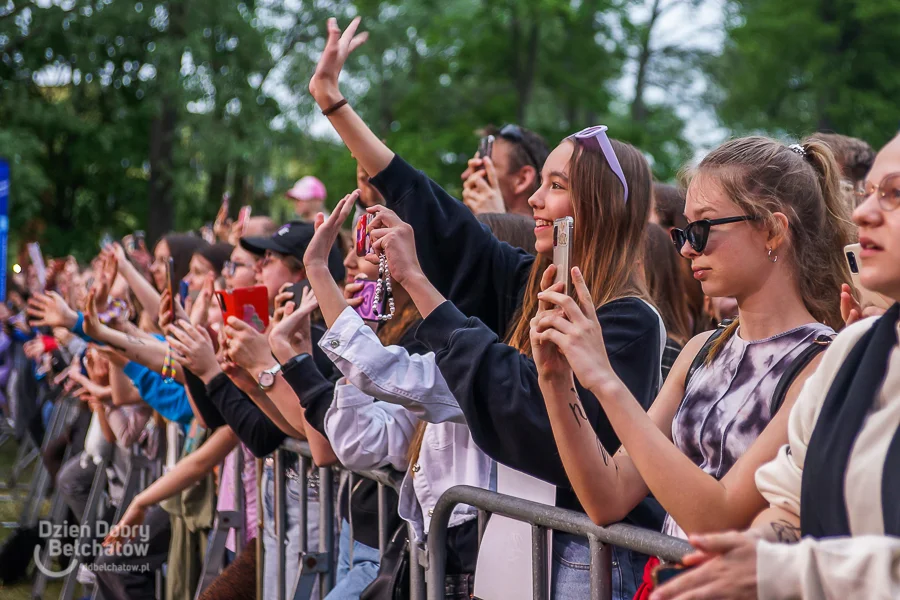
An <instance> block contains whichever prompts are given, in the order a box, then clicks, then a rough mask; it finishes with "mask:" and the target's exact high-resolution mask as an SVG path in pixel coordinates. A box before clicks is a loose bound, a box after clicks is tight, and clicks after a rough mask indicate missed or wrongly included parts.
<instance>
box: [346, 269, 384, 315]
mask: <svg viewBox="0 0 900 600" xmlns="http://www.w3.org/2000/svg"><path fill="white" fill-rule="evenodd" d="M356 283H361V284H363V287H362V289H361V290H359V291H358V292H356V293H355V294H353V297H354V298H359V297H362V299H363V302H362V304H360V305H359V306H357V307H356V309H355V310H356V313H357V314H358V315H359V316H360V317H362V318H363V320H365V321H377V320H378V315H379V314H381V310H382V308H381V307H380V306H379V307H378V311H377V312H376V311H375V309H373V308H372V301H373V300H374V299H375V288H376V287H377V286H378V283H377V282H375V281H372V280H369V279H360V280H358V281H357V282H356Z"/></svg>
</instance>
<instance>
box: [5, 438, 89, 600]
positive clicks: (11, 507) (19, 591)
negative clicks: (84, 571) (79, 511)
mask: <svg viewBox="0 0 900 600" xmlns="http://www.w3.org/2000/svg"><path fill="white" fill-rule="evenodd" d="M17 450H18V448H17V445H16V442H15V441H14V440H11V441H8V442H6V443H5V444H3V446H2V447H0V495H3V497H2V498H0V521H3V522H16V521H18V520H19V516H20V515H21V513H22V505H23V503H24V501H25V494H26V493H27V490H24V489H23V490H18V489H15V490H10V489H6V482H7V478H8V477H9V474H10V472H11V471H12V469H13V464H14V463H15V460H16V451H17ZM33 471H34V468H31V469H29V470H28V471H26V472H25V473H24V474H23V475H22V477H21V480H20V481H21V482H23V483H27V482H29V481H30V480H31V476H32V472H33ZM9 496H12V498H9ZM47 512H49V503H48V502H46V501H45V502H44V506H43V511H42V513H43V514H46V513H47ZM12 531H13V530H12V529H7V528H6V527H0V544H2V542H3V540H5V539H6V538H7V537H8V536H9V535H10V534H11V533H12ZM79 588H80V586H79ZM79 588H76V593H77V592H80V589H79ZM61 589H62V580H61V579H57V580H50V581H49V582H48V585H47V589H46V591H45V592H44V595H43V597H44V599H45V600H51V599H55V598H58V597H59V593H60V590H61ZM0 598H2V599H3V600H30V599H31V578H30V577H29V578H27V579H26V580H25V581H23V582H22V583H19V584H17V585H12V586H5V585H2V584H0Z"/></svg>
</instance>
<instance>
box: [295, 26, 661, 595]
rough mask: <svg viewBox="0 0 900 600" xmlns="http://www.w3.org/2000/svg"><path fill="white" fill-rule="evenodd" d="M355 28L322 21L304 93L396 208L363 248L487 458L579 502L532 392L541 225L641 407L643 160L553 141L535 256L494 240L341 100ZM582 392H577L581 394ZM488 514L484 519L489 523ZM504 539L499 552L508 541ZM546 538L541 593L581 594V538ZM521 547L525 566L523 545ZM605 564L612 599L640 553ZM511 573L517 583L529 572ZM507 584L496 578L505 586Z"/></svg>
mask: <svg viewBox="0 0 900 600" xmlns="http://www.w3.org/2000/svg"><path fill="white" fill-rule="evenodd" d="M358 25H359V22H358V20H354V22H353V23H351V25H350V26H349V27H348V29H347V31H345V32H344V33H343V34H342V33H341V31H340V29H339V28H338V26H337V23H336V22H335V21H334V20H331V21H329V24H328V36H329V37H328V42H327V44H326V47H325V50H324V52H323V55H322V58H321V59H320V62H319V64H318V67H317V69H316V74H315V75H314V76H313V79H312V81H311V82H310V91H311V92H312V94H313V97H314V98H315V100H316V102H317V103H318V104H319V106H320V107H321V108H322V110H323V113H325V115H326V116H328V117H329V118H330V119H331V123H332V125H333V126H334V127H335V129H336V130H337V132H338V134H339V135H340V136H341V137H342V138H343V140H344V142H345V143H346V145H347V146H348V147H349V149H350V151H351V152H352V154H353V155H354V156H355V157H356V158H357V160H358V161H359V162H360V163H361V164H362V166H363V168H364V169H365V171H366V172H367V173H371V174H373V177H372V179H371V183H372V184H373V185H375V186H376V187H377V188H378V189H379V191H381V193H382V195H383V196H384V198H385V200H386V206H387V207H388V208H389V209H391V210H392V211H394V213H396V215H395V214H394V213H391V212H390V211H384V210H380V209H379V207H374V208H372V209H369V211H370V213H372V214H374V215H375V218H374V219H373V220H372V224H371V226H370V227H371V228H373V231H372V239H373V241H374V242H375V245H376V248H377V249H379V250H382V249H383V251H384V253H385V255H386V256H387V260H388V264H389V267H390V274H391V277H392V279H393V280H394V281H396V282H398V283H399V284H401V285H402V286H403V287H404V288H405V289H406V290H407V292H408V293H409V294H410V296H411V297H412V299H413V301H414V302H415V304H416V307H417V308H418V309H419V312H420V314H421V315H422V317H423V321H422V323H421V324H420V325H419V328H418V331H417V334H416V337H417V339H418V340H420V341H422V342H423V343H424V344H425V346H426V347H427V348H428V350H431V351H433V352H434V353H435V358H436V361H437V364H438V368H439V369H440V371H441V373H442V375H443V376H444V379H445V380H446V381H447V383H448V385H449V386H450V389H451V391H452V392H453V396H454V397H455V398H456V400H457V401H458V403H459V405H460V408H461V409H462V412H463V413H464V415H465V420H466V422H467V424H468V426H469V429H470V431H471V435H472V439H473V440H474V441H475V443H476V444H477V445H478V447H479V448H481V450H483V451H484V452H485V453H486V454H487V455H488V456H490V457H491V458H493V459H495V460H496V461H497V462H499V463H502V464H505V465H507V466H509V467H512V468H513V469H516V470H518V471H521V472H524V473H527V474H529V475H532V476H534V477H537V478H538V479H541V480H543V481H544V482H549V483H551V484H553V485H556V486H558V487H557V490H556V494H555V496H556V503H557V505H558V506H563V507H566V508H571V509H575V510H581V507H580V505H579V504H578V500H577V498H576V497H575V495H574V493H573V491H572V489H571V487H570V484H569V480H568V478H567V477H566V473H565V471H564V469H563V465H562V463H561V462H560V459H559V453H558V451H557V449H556V443H555V441H554V438H553V432H552V429H551V425H550V421H549V419H548V418H547V412H546V409H545V407H544V400H543V398H542V397H541V390H540V388H539V386H538V373H537V370H536V368H535V364H534V361H533V360H532V358H531V354H532V345H531V342H530V340H529V335H528V334H529V322H530V320H531V318H532V317H533V316H534V315H535V312H536V311H537V293H538V291H540V289H541V277H542V275H543V274H544V272H545V269H546V268H547V266H548V265H549V264H550V262H551V258H552V252H553V221H554V219H557V218H560V217H565V216H572V217H574V219H575V234H574V238H575V242H574V244H575V252H574V256H575V260H576V261H577V262H578V263H579V264H581V265H582V266H583V268H584V270H585V272H586V273H587V274H588V277H589V281H590V284H589V285H590V293H591V297H592V303H593V305H594V306H595V307H596V314H597V318H598V319H599V320H600V322H602V323H604V326H605V327H606V330H607V331H608V332H609V334H610V335H609V336H608V337H607V351H608V353H609V355H610V356H611V357H612V360H613V362H614V364H615V367H614V368H615V369H616V371H617V372H618V373H619V374H620V375H621V376H622V378H623V379H624V380H625V381H627V382H628V383H627V385H628V389H629V391H630V393H631V394H633V396H634V397H635V398H637V399H638V401H639V402H640V403H641V405H642V406H643V407H644V408H647V407H649V406H650V403H651V401H652V399H653V398H654V397H655V396H656V393H657V392H658V389H659V381H660V356H661V354H662V347H663V345H664V343H665V333H664V329H663V327H662V323H661V320H660V317H659V315H658V314H657V313H656V311H655V309H654V308H653V307H652V306H651V305H650V304H649V303H648V302H647V301H646V298H647V294H646V291H645V290H644V289H643V286H642V284H641V282H640V277H639V273H638V268H639V267H638V264H639V261H638V259H639V254H640V249H641V247H642V243H641V240H642V236H643V232H644V228H645V226H646V224H647V220H648V216H649V210H650V189H651V177H650V169H649V166H648V164H647V161H646V160H645V159H644V157H643V155H642V154H641V153H640V152H639V151H638V150H636V149H635V148H633V147H632V146H629V145H628V144H625V143H622V142H618V141H616V140H611V139H609V138H608V137H607V134H606V128H605V127H602V126H600V127H594V128H590V129H587V130H584V131H582V132H580V133H578V134H575V135H573V136H570V137H569V138H566V139H565V140H563V141H562V142H561V143H560V144H559V145H558V146H557V147H556V149H555V150H553V152H552V153H551V154H550V155H549V157H548V158H547V161H546V162H545V163H544V165H543V170H542V173H541V186H540V188H539V189H538V190H537V191H536V192H535V193H534V195H533V196H532V197H531V198H530V200H529V205H530V206H531V208H532V210H533V213H534V215H533V216H534V220H535V235H536V243H535V250H536V251H537V254H538V257H537V258H535V257H534V256H532V255H530V254H528V253H527V252H525V251H524V250H517V249H514V248H512V247H511V246H509V245H507V244H503V243H501V242H499V241H498V240H497V239H496V238H495V237H493V236H492V235H491V234H490V232H489V231H488V230H487V229H485V228H484V227H483V226H482V225H481V224H480V223H479V222H478V220H477V219H476V218H475V216H474V215H472V214H471V212H470V211H469V210H468V209H467V208H466V207H465V206H464V205H463V204H462V203H461V202H459V201H458V200H456V199H455V198H453V197H451V196H450V195H449V194H447V193H446V192H444V191H443V190H442V189H440V187H439V186H438V185H437V184H436V183H434V182H433V181H431V180H430V179H428V177H427V176H425V175H424V174H423V173H421V172H419V171H416V170H415V169H413V168H412V167H411V166H410V165H408V164H407V163H406V162H404V161H403V160H402V159H401V158H400V157H397V156H395V155H394V153H393V152H392V151H391V150H390V149H389V148H388V147H387V146H385V145H384V144H383V143H382V142H381V141H380V140H379V139H378V137H377V136H376V135H374V134H373V133H372V132H371V131H370V130H369V128H368V127H367V126H366V125H365V123H364V122H363V121H362V120H361V119H360V118H359V116H358V115H357V114H356V113H355V112H354V111H353V109H352V108H350V107H349V106H347V103H346V100H345V99H344V98H343V97H342V96H341V94H340V90H339V89H338V83H337V79H338V75H339V73H340V70H341V67H342V66H343V63H344V61H345V60H346V58H347V55H348V54H349V53H350V52H351V51H352V50H354V49H355V48H356V47H358V46H359V45H360V44H361V43H363V42H364V41H365V34H360V35H355V34H356V30H357V27H358ZM397 216H399V219H402V220H403V221H405V222H407V223H408V224H409V225H411V226H412V230H414V232H415V248H416V252H413V253H412V255H410V254H409V253H408V252H398V253H394V254H393V255H392V253H391V248H392V247H395V246H397V244H398V243H399V240H400V239H401V238H400V236H399V235H397V234H398V227H399V223H398V222H395V221H396V220H397V219H396V217H397ZM379 227H384V229H378V228H379ZM416 255H418V260H415V259H416ZM419 266H421V268H419ZM432 284H433V286H432ZM445 298H446V299H447V300H449V302H448V301H445V300H444V299H445ZM576 385H578V384H577V383H576ZM582 393H584V394H585V397H586V398H587V397H590V393H589V392H587V391H583V392H582ZM583 414H584V417H585V419H584V429H585V431H586V432H589V433H590V435H591V436H592V437H593V438H594V439H597V436H600V439H602V441H603V444H605V445H608V446H609V447H611V448H617V447H618V445H619V441H618V438H617V437H616V435H615V433H614V432H613V431H612V427H611V425H610V423H609V421H608V420H607V418H606V416H605V415H604V414H603V412H602V410H601V408H600V404H599V403H598V402H597V401H595V400H593V398H591V401H590V402H586V403H585V408H584V411H583ZM595 445H596V443H595ZM502 473H503V472H502V471H499V475H498V490H499V491H501V492H502V491H503V490H502V489H501V487H502V485H501V483H500V481H501V480H502V478H503V474H502ZM542 485H545V484H542ZM552 497H553V496H552V495H551V498H552ZM637 504H639V503H638V502H635V505H637ZM640 504H641V505H640V506H637V508H636V510H635V511H632V512H631V514H628V513H629V511H626V512H625V513H623V514H622V515H621V518H622V519H624V520H627V521H628V522H630V523H631V524H635V525H639V526H644V527H659V526H660V525H661V520H660V519H659V518H658V515H659V512H660V511H659V507H658V506H655V510H654V507H653V505H652V504H653V503H652V501H647V502H646V503H640ZM496 521H497V520H496V519H492V521H491V523H490V524H489V526H488V528H489V529H490V528H491V527H492V526H493V525H494V523H495V522H496ZM489 533H490V532H488V533H486V534H485V540H486V541H487V539H488V537H489ZM524 535H528V530H527V526H526V532H525V534H524ZM505 544H506V549H509V544H508V538H507V539H506V540H505ZM483 548H484V547H483ZM553 548H554V552H553V554H554V560H553V565H552V571H551V580H552V586H553V595H554V596H555V597H564V598H575V597H579V598H580V597H587V596H588V595H589V587H590V582H589V579H590V574H589V565H590V550H589V546H588V543H587V540H586V539H583V538H578V537H576V536H571V535H567V534H563V533H559V532H557V533H555V534H554V536H553ZM512 550H516V548H512ZM482 554H483V555H484V554H490V552H489V551H488V550H484V551H483V552H482ZM525 554H526V556H525V560H526V561H527V562H528V563H529V564H530V552H529V549H528V548H527V547H526V549H525ZM613 561H614V564H615V565H616V566H615V567H614V569H613V572H612V581H611V584H612V588H613V591H614V597H615V598H630V597H631V595H632V594H633V592H634V590H635V589H636V586H637V583H638V581H639V579H640V574H641V572H642V569H643V563H644V562H645V561H646V557H644V556H641V555H638V554H634V553H631V552H628V551H624V550H621V549H618V548H614V549H613ZM494 577H500V575H499V574H495V575H494ZM520 579H522V577H520ZM524 579H525V582H524V583H525V584H526V586H527V589H529V590H530V577H528V576H527V575H526V576H525V577H524ZM516 583H518V581H512V580H506V585H507V586H509V585H513V584H516ZM475 591H476V593H479V592H478V589H477V588H476V590H475ZM508 593H510V594H512V595H515V593H514V592H508Z"/></svg>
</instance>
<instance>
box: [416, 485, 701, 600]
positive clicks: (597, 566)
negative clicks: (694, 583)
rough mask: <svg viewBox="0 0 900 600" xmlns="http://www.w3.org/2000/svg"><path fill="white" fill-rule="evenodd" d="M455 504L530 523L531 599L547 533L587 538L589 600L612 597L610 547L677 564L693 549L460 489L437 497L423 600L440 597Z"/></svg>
mask: <svg viewBox="0 0 900 600" xmlns="http://www.w3.org/2000/svg"><path fill="white" fill-rule="evenodd" d="M458 504H467V505H469V506H473V507H475V508H478V509H479V510H480V511H487V512H489V513H491V514H498V515H501V516H504V517H508V518H510V519H515V520H517V521H523V522H526V523H531V532H532V533H531V556H532V590H533V592H532V594H533V596H532V598H533V600H546V599H547V596H548V590H549V589H550V586H549V585H548V584H549V577H550V575H549V573H550V569H549V565H548V562H547V556H548V552H547V551H548V547H547V543H548V537H547V530H548V529H553V530H555V531H563V532H566V533H571V534H575V535H583V536H586V537H587V538H588V541H589V542H590V547H591V574H590V577H591V600H609V599H610V598H612V548H611V546H619V547H620V548H627V549H628V550H634V551H636V552H641V553H643V554H647V555H650V556H658V557H659V558H660V559H662V560H666V561H672V562H678V561H680V560H681V558H682V557H683V556H684V555H685V554H687V553H688V552H690V551H691V550H692V548H691V545H690V544H688V543H687V542H686V541H684V540H681V539H678V538H674V537H670V536H667V535H663V534H662V533H658V532H656V531H650V530H648V529H642V528H640V527H633V526H631V525H624V524H616V525H610V526H608V527H600V526H599V525H596V524H594V523H593V522H592V521H591V520H590V519H589V518H588V517H587V515H585V514H583V513H578V512H575V511H571V510H566V509H563V508H557V507H554V506H547V505H545V504H540V503H537V502H530V501H528V500H524V499H522V498H514V497H512V496H506V495H504V494H498V493H496V492H491V491H489V490H485V489H481V488H476V487H471V486H467V485H459V486H456V487H453V488H450V489H449V490H447V491H446V492H444V494H443V495H442V496H441V497H440V499H438V502H437V505H436V506H435V507H434V513H433V514H432V517H431V526H430V527H429V529H428V563H429V568H428V571H427V576H428V600H441V599H442V598H443V596H444V571H445V567H446V562H447V524H448V523H449V521H450V514H451V513H452V512H453V509H454V508H455V507H456V506H457V505H458Z"/></svg>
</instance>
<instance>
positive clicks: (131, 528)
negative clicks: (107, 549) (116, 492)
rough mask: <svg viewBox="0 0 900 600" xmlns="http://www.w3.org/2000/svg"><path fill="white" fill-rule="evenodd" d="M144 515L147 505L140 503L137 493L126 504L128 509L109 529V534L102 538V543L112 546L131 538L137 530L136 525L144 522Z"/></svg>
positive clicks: (145, 514)
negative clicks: (129, 502)
mask: <svg viewBox="0 0 900 600" xmlns="http://www.w3.org/2000/svg"><path fill="white" fill-rule="evenodd" d="M146 516H147V507H146V506H144V505H143V504H141V502H140V495H138V496H137V497H135V499H134V500H132V501H131V504H129V505H128V510H126V511H125V514H124V515H122V518H121V519H120V520H119V522H118V523H116V525H115V526H114V527H113V528H112V529H111V530H110V532H109V535H107V536H106V539H104V540H103V545H104V546H113V545H115V544H121V543H124V542H127V541H129V540H131V539H133V538H134V537H135V534H136V533H137V531H138V526H140V525H142V524H143V523H144V519H145V518H146Z"/></svg>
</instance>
